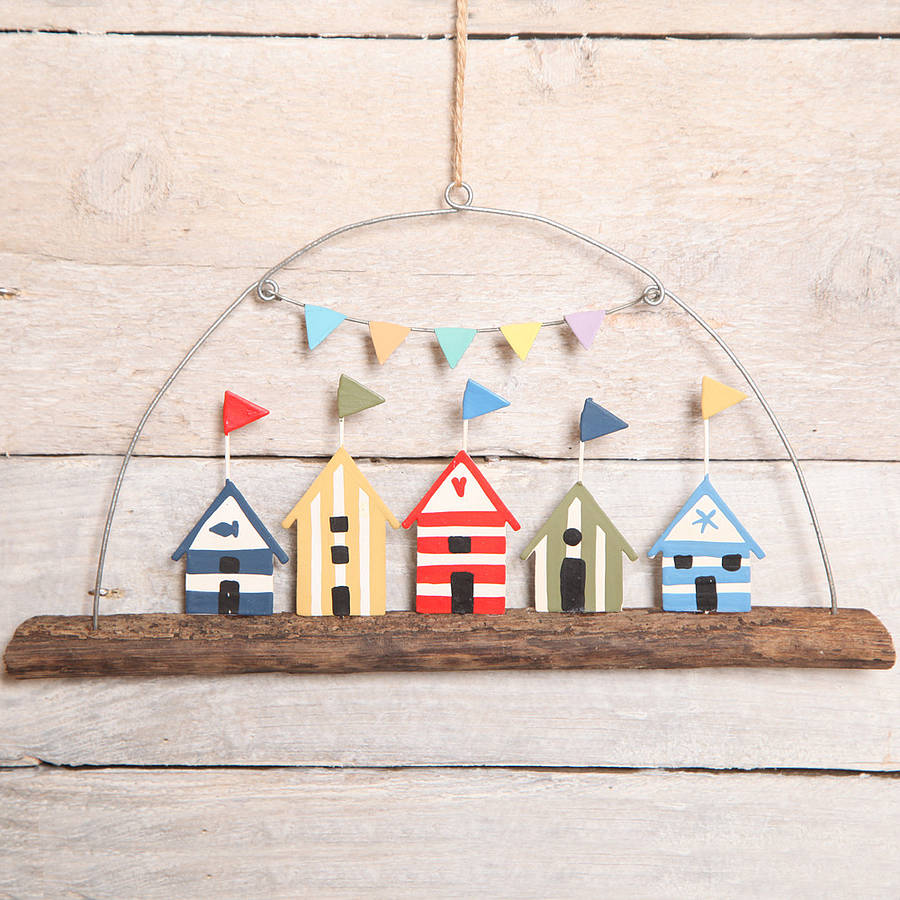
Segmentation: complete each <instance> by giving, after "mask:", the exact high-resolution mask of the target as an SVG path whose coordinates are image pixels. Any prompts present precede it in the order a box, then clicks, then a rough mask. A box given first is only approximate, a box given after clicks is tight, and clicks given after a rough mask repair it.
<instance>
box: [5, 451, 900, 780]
mask: <svg viewBox="0 0 900 900" xmlns="http://www.w3.org/2000/svg"><path fill="white" fill-rule="evenodd" d="M321 465H322V462H321V461H320V462H297V461H293V460H283V459H282V460H256V459H252V460H251V459H236V460H235V461H234V477H235V478H236V479H237V483H238V484H239V485H240V486H241V489H242V490H243V491H244V492H245V494H246V496H247V497H248V498H249V499H250V500H251V502H253V504H254V506H255V507H256V509H257V510H258V512H259V513H260V515H261V516H262V518H263V520H264V521H266V522H268V523H277V522H278V521H279V520H280V518H281V517H282V516H283V515H284V512H285V510H287V509H289V508H290V507H291V506H292V505H293V503H294V502H295V501H296V499H297V497H298V496H300V494H301V493H302V492H303V491H304V490H305V489H306V488H307V487H308V485H309V484H310V483H311V482H312V479H313V478H314V476H315V474H316V472H318V471H319V469H320V468H321ZM361 465H362V469H363V472H364V474H365V475H366V477H368V478H370V479H371V480H372V482H373V484H375V485H376V487H377V489H378V491H379V493H380V494H381V495H382V496H383V497H384V498H385V500H386V501H387V502H388V504H389V505H390V506H391V508H392V509H393V510H394V511H395V512H403V511H404V510H408V509H410V508H411V507H412V505H413V504H414V503H415V501H416V500H417V499H418V497H419V496H420V495H421V493H422V492H423V491H424V490H425V489H426V488H427V486H428V485H429V484H430V483H431V481H432V480H433V479H434V477H435V476H436V475H437V474H438V472H439V471H440V468H441V463H440V461H437V460H433V461H419V462H412V461H400V462H384V463H373V462H363V463H362V464H361ZM115 468H116V460H114V459H107V458H100V459H81V458H73V459H44V460H38V459H30V460H22V459H9V460H2V459H0V478H2V479H3V483H4V485H5V486H7V485H8V490H6V492H5V494H4V504H3V505H2V508H0V515H2V516H3V518H2V521H0V542H2V543H0V555H2V558H3V559H4V560H9V561H10V562H9V563H8V564H7V565H5V566H4V568H3V573H4V575H3V577H4V581H5V588H4V596H6V597H8V598H10V599H9V601H8V602H6V603H4V604H2V605H0V645H2V646H3V647H5V646H6V644H7V642H8V641H9V638H10V637H11V636H12V634H13V631H14V630H15V628H16V626H18V625H19V624H20V623H21V622H22V621H23V620H24V619H26V618H28V617H29V616H34V615H42V614H48V613H58V614H68V615H85V614H87V613H88V612H89V611H90V604H91V598H90V596H89V595H88V590H89V589H90V587H91V586H92V581H93V568H94V565H95V562H96V550H97V544H98V541H99V537H100V530H101V527H102V516H103V512H104V507H105V503H106V499H107V493H108V490H109V488H110V487H111V484H112V479H113V477H114V474H115ZM484 468H485V472H486V474H487V475H488V477H489V478H490V480H491V482H492V483H493V484H494V485H495V486H496V487H497V489H498V491H499V492H500V494H501V495H502V496H503V497H504V499H505V500H506V501H507V502H508V503H509V505H510V508H511V509H512V510H513V511H514V512H515V513H516V514H517V516H520V518H521V519H522V523H523V528H522V530H521V531H520V532H517V533H515V534H511V535H510V549H509V563H510V564H509V574H510V590H509V597H510V603H511V604H512V605H515V606H517V607H522V606H527V605H530V604H531V603H532V597H531V582H532V568H531V564H530V563H524V562H519V561H517V560H516V557H517V555H518V553H519V552H520V551H521V549H522V547H524V545H525V544H526V543H527V541H528V540H529V538H530V534H531V532H532V531H533V530H534V529H535V528H536V527H537V526H538V524H539V523H540V522H541V521H542V520H543V519H544V517H545V516H546V514H547V513H548V512H549V511H550V510H551V509H552V507H553V505H554V504H555V502H556V501H557V500H558V498H559V497H560V496H561V495H562V493H563V492H564V490H565V489H566V488H568V487H570V486H571V482H572V478H573V477H574V474H575V465H574V463H572V462H567V463H563V462H547V463H537V462H535V461H530V460H500V461H493V462H488V463H485V465H484ZM699 469H700V467H698V465H697V464H696V463H694V464H690V463H683V462H669V463H665V462H653V463H640V462H630V463H626V462H595V463H589V464H588V466H587V469H586V483H587V485H588V487H589V488H590V489H591V490H592V492H593V493H595V495H596V496H597V497H598V499H599V500H600V502H601V503H602V504H603V506H604V508H605V509H606V511H607V512H608V513H609V514H610V516H611V517H612V518H613V519H614V520H615V521H616V522H617V524H618V525H619V526H620V527H621V529H622V532H623V534H625V535H626V536H627V537H628V539H629V540H630V541H631V542H632V543H633V544H634V546H635V548H636V549H638V550H639V552H640V553H641V556H640V558H639V561H638V562H637V563H635V564H634V565H629V566H628V567H627V568H626V571H625V577H626V582H625V597H626V604H627V605H629V606H644V607H648V606H651V605H652V604H653V603H654V599H655V597H656V596H657V593H658V587H657V586H656V580H657V576H656V571H657V566H658V562H654V561H651V560H647V559H646V558H645V556H644V555H643V554H644V553H646V549H647V548H648V547H649V546H650V544H651V543H652V541H653V540H654V539H655V538H656V537H657V536H658V533H659V530H660V529H661V528H662V527H663V526H664V525H665V524H666V523H667V522H668V520H669V518H670V517H671V515H673V514H674V512H675V511H677V509H678V508H679V506H680V504H681V503H682V502H683V499H684V497H685V496H686V495H687V493H688V492H689V491H690V490H691V489H692V488H693V487H694V485H695V483H696V481H697V480H698V479H699V477H700V471H699ZM807 470H808V471H807V474H808V477H809V481H810V486H811V489H812V490H813V492H814V495H815V496H816V498H817V500H818V504H819V513H820V516H821V518H822V524H823V527H824V528H825V532H826V534H827V536H828V539H829V544H830V548H831V552H832V561H833V564H834V568H835V576H836V578H837V583H838V588H839V593H840V596H841V597H842V598H845V602H846V603H847V604H848V605H850V604H853V598H855V597H862V596H865V597H866V604H867V605H868V606H869V607H870V608H871V609H872V610H873V611H874V612H875V613H876V614H877V615H878V616H879V617H880V618H881V619H882V621H883V622H884V623H885V625H886V626H887V628H888V630H889V631H890V632H891V633H892V634H894V635H897V634H900V593H898V591H897V584H896V573H895V567H894V565H893V562H892V560H891V558H890V557H889V556H888V557H886V556H885V552H884V547H890V546H897V545H900V531H898V529H900V522H898V520H897V516H896V514H895V510H896V509H897V508H898V506H900V467H898V466H896V465H894V464H886V463H877V464H876V463H822V462H819V463H809V464H808V465H807ZM535 472H537V473H538V474H537V475H535V474H534V473H535ZM714 476H715V477H716V482H717V484H718V486H719V488H720V490H721V491H722V493H723V496H725V497H726V498H727V500H728V502H729V504H730V505H731V506H732V508H733V509H735V510H736V511H737V512H738V513H739V514H740V515H741V517H742V519H743V520H744V521H745V522H746V524H747V525H748V526H749V527H750V528H751V530H752V532H753V535H754V537H755V538H756V539H757V540H758V541H759V542H760V543H761V545H762V546H763V548H764V549H765V550H766V551H767V553H768V555H767V558H766V559H765V560H762V561H760V562H759V563H758V564H755V566H754V572H753V579H754V595H755V596H756V598H757V602H758V603H767V602H768V603H771V602H774V601H775V599H776V598H778V600H779V602H780V600H781V598H784V601H785V602H791V603H794V604H796V605H802V606H815V605H819V606H824V605H825V604H826V603H827V591H826V588H825V583H824V578H823V576H822V572H821V565H820V563H819V562H818V559H817V557H816V547H815V540H814V538H813V535H812V532H811V530H810V528H809V525H808V522H806V520H805V516H804V514H803V507H802V501H801V500H800V499H799V496H798V490H797V488H796V485H795V484H794V482H793V480H792V476H791V474H790V469H789V467H788V466H787V465H786V464H782V463H754V464H747V463H720V464H718V465H717V466H715V468H714ZM221 477H222V464H221V460H191V459H184V460H161V459H138V460H136V461H135V466H134V470H133V471H132V473H131V475H130V476H129V479H128V480H127V481H126V483H125V488H124V490H123V494H122V499H121V508H120V510H121V511H120V518H119V519H118V520H117V524H116V527H115V530H114V534H113V539H112V543H111V546H110V557H109V568H108V577H107V581H106V584H107V587H109V588H110V589H111V591H112V594H111V596H109V597H107V598H105V599H104V607H103V608H104V609H105V610H108V611H109V612H119V613H125V612H143V611H156V612H178V611H179V610H180V609H181V608H182V606H181V604H182V602H183V600H182V598H183V585H184V580H183V575H182V571H183V569H182V567H181V566H180V565H179V564H176V563H173V562H171V560H170V559H169V558H168V557H169V554H170V553H171V550H172V549H173V548H174V546H175V545H176V544H177V543H178V542H179V541H180V540H181V538H182V537H183V532H186V531H187V529H188V528H189V527H190V525H191V524H192V523H193V521H194V518H195V516H196V515H197V514H199V512H201V511H202V510H203V509H204V508H205V507H206V505H207V503H208V501H209V498H210V497H211V496H213V495H214V493H215V491H216V490H217V489H218V487H219V485H220V483H221ZM532 481H534V482H535V483H540V484H541V486H542V490H541V493H540V495H539V496H534V492H533V491H532V489H531V486H530V485H531V483H532ZM276 530H277V528H276ZM285 534H286V535H287V533H286V532H285ZM871 535H879V536H880V537H879V540H878V541H873V540H872V539H871ZM292 541H293V538H292V537H291V536H289V535H287V539H286V542H285V548H286V549H287V550H288V552H289V553H291V554H293V544H292ZM414 566H415V553H414V541H413V537H412V535H410V534H409V533H408V532H391V534H390V535H389V542H388V581H389V583H390V584H391V585H392V588H393V592H392V594H391V596H390V597H389V603H390V605H391V607H392V608H393V609H409V608H410V607H411V603H412V596H413V593H414V590H413V583H414V577H413V573H414ZM275 584H276V591H277V593H276V599H275V603H276V610H279V611H286V610H290V609H291V608H292V597H293V590H294V581H293V564H292V563H291V564H289V565H288V566H286V567H284V568H280V569H279V572H278V573H277V574H276V580H275ZM148 598H153V602H152V604H151V605H149V608H148ZM897 671H898V670H897V669H896V667H895V668H894V669H893V670H891V671H890V672H859V671H857V672H854V671H829V672H822V671H818V672H817V671H799V670H798V671H766V670H756V671H754V672H746V671H742V670H728V669H722V670H715V669H707V670H697V671H675V670H672V671H645V672H628V671H609V672H602V671H596V672H583V671H582V672H520V673H516V672H471V673H452V672H445V673H419V674H412V673H410V674H403V673H396V674H387V673H381V674H373V675H348V676H327V675H326V676H280V675H277V674H261V675H247V676H242V677H240V678H232V679H216V678H205V677H201V676H196V677H190V678H182V679H163V680H154V679H143V678H131V679H125V678H106V679H101V680H96V679H80V680H63V681H40V680H34V681H13V680H12V679H9V678H5V679H4V680H3V681H2V685H3V690H2V702H3V706H4V709H3V714H2V716H0V718H2V721H3V727H2V730H0V757H2V758H6V759H8V760H12V761H27V760H28V759H43V760H47V761H51V762H54V763H61V764H71V765H77V764H101V765H102V764H127V765H141V764H153V765H157V764H158V765H202V764H215V765H235V764H248V765H272V764H291V765H293V764H296V765H305V764H316V763H319V764H325V765H335V764H338V765H459V764H462V765H551V766H558V765H567V766H568V765H578V766H710V767H727V768H731V767H740V768H754V767H760V766H765V767H773V766H789V767H798V766H799V767H815V768H861V769H896V768H897V767H898V760H900V757H898V752H897V747H896V738H895V734H896V722H897V721H898V719H900V705H898V704H900V690H898V689H897V687H896V685H897ZM475 697H477V698H478V699H477V703H476V702H473V698H475ZM236 721H240V723H241V724H240V727H236V726H235V722H236Z"/></svg>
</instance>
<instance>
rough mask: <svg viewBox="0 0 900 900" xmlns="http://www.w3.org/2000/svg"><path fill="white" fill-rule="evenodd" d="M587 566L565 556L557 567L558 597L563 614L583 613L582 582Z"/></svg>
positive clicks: (583, 562)
mask: <svg viewBox="0 0 900 900" xmlns="http://www.w3.org/2000/svg"><path fill="white" fill-rule="evenodd" d="M586 576H587V564H586V563H585V561H584V560H583V559H577V558H575V557H571V556H567V557H566V558H565V559H564V560H563V561H562V565H561V566H560V567H559V596H560V598H561V599H562V610H563V612H584V580H585V578H586Z"/></svg>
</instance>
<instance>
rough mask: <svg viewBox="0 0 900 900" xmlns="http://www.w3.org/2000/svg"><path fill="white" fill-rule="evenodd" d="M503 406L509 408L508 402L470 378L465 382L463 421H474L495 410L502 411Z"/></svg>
mask: <svg viewBox="0 0 900 900" xmlns="http://www.w3.org/2000/svg"><path fill="white" fill-rule="evenodd" d="M504 406H509V400H504V399H503V398H502V397H500V396H498V395H497V394H495V393H494V392H493V391H489V390H488V389H487V388H486V387H485V386H484V385H482V384H479V383H478V382H477V381H472V379H471V378H470V379H469V380H468V381H467V382H466V390H465V392H464V393H463V418H464V419H474V418H476V417H477V416H483V415H484V414H485V413H489V412H493V411H494V410H495V409H503V407H504Z"/></svg>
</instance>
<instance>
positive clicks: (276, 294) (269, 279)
mask: <svg viewBox="0 0 900 900" xmlns="http://www.w3.org/2000/svg"><path fill="white" fill-rule="evenodd" d="M454 190H461V191H462V192H463V194H464V198H463V199H462V200H461V201H460V200H458V199H455V198H454V196H453V192H454ZM444 201H445V202H446V204H447V206H445V207H438V208H436V209H425V210H414V211H411V212H401V213H390V214H387V215H383V216H374V217H373V218H370V219H362V220H360V221H358V222H351V223H350V224H348V225H342V226H340V227H339V228H334V229H332V230H331V231H329V232H326V233H325V234H323V235H321V236H320V237H317V238H316V239H315V240H312V241H310V242H309V243H308V244H304V245H303V246H302V247H300V248H299V249H297V250H295V251H294V252H293V253H291V254H289V255H288V256H286V257H285V258H284V259H282V260H281V262H279V263H277V264H276V265H274V266H272V268H270V269H269V270H268V271H267V272H266V273H265V274H264V275H263V276H262V277H261V278H259V279H258V280H257V281H254V282H253V283H252V284H250V285H249V286H248V287H246V288H245V289H244V290H243V291H242V292H241V293H240V294H239V295H238V297H237V298H236V299H235V300H233V301H232V302H231V303H230V304H229V305H228V306H227V307H226V308H225V309H224V310H223V311H222V313H221V314H220V315H219V316H218V317H217V318H216V319H215V320H214V321H213V322H212V324H210V325H209V327H208V328H207V329H206V331H204V332H203V334H201V335H200V337H199V338H198V339H197V341H196V342H195V343H194V344H193V345H192V346H191V348H190V349H189V350H188V351H187V353H186V354H185V355H184V357H183V358H182V359H181V361H180V362H179V363H178V365H177V366H175V368H174V369H173V370H172V371H171V373H170V374H169V376H168V378H166V380H165V381H164V382H163V384H162V386H161V387H160V388H159V390H157V392H156V394H155V395H154V397H153V399H152V400H151V401H150V403H149V404H148V406H147V408H146V410H145V411H144V414H143V415H142V416H141V418H140V420H139V421H138V424H137V427H136V428H135V430H134V433H133V435H132V437H131V441H130V443H129V445H128V449H127V450H126V451H125V455H124V456H123V457H122V464H121V466H120V467H119V472H118V475H117V476H116V481H115V485H114V486H113V491H112V495H111V496H110V500H109V506H108V508H107V512H106V523H105V525H104V528H103V537H102V539H101V542H100V552H99V555H98V558H97V575H96V578H95V581H94V590H93V595H94V602H93V619H92V628H93V630H95V631H96V630H97V628H98V627H99V618H100V598H101V596H102V595H103V593H104V590H103V587H102V585H103V570H104V568H105V565H106V555H107V550H108V548H109V537H110V534H111V532H112V525H113V521H114V520H115V515H116V507H117V505H118V502H119V493H120V492H121V489H122V483H123V481H124V480H125V473H126V472H127V470H128V464H129V463H130V462H131V459H132V457H133V456H134V450H135V447H136V446H137V442H138V440H139V439H140V437H141V433H142V432H143V430H144V427H145V426H146V424H147V422H148V420H149V419H150V416H151V415H152V414H153V411H154V410H155V409H156V407H157V405H158V404H159V402H160V400H162V398H163V396H164V395H165V393H166V391H168V389H169V388H170V387H171V386H172V384H173V383H174V382H175V380H176V379H177V378H178V376H179V375H180V374H181V371H182V369H184V367H185V366H186V365H187V364H188V363H189V362H190V361H191V359H192V358H193V357H194V355H195V354H196V353H197V351H198V350H199V349H200V348H201V347H202V346H203V345H204V344H205V343H206V341H207V340H208V339H209V338H210V337H211V336H212V335H213V333H214V332H215V331H216V330H217V329H218V328H219V326H220V325H222V323H223V322H225V320H226V319H228V317H229V316H230V315H231V314H232V313H233V312H234V311H235V310H236V309H237V308H238V307H239V306H240V305H241V303H243V302H244V300H245V299H246V298H247V297H248V295H250V294H251V293H253V292H254V291H255V292H256V294H257V296H258V297H259V298H260V299H261V300H265V301H274V300H284V301H287V302H289V303H292V304H294V305H298V306H305V304H304V303H302V302H300V301H297V300H291V298H289V297H286V296H284V295H282V294H281V293H280V289H279V286H278V282H277V281H275V278H274V276H275V275H277V274H278V272H280V271H282V270H283V269H285V268H286V267H287V266H289V265H290V264H291V263H293V262H295V261H296V260H298V259H300V258H301V257H302V256H305V255H306V254H307V253H309V252H310V251H311V250H314V249H315V248H316V247H319V246H321V245H322V244H324V243H326V242H327V241H330V240H331V239H332V238H336V237H338V236H339V235H342V234H346V233H348V232H350V231H356V230H358V229H361V228H367V227H368V226H370V225H381V224H384V223H387V222H398V221H403V220H406V219H421V218H426V217H432V216H444V215H459V214H470V213H475V214H481V215H489V216H503V217H506V218H511V219H523V220H526V221H529V222H537V223H539V224H542V225H546V226H548V227H551V228H554V229H556V230H558V231H561V232H563V233H565V234H567V235H570V236H571V237H574V238H577V239H579V240H581V241H584V242H585V243H586V244H589V245H591V246H593V247H596V248H597V249H598V250H600V251H601V252H603V253H606V254H608V255H610V256H612V257H613V258H615V259H617V260H619V261H620V262H622V263H624V264H625V265H627V266H630V267H631V268H632V269H634V270H635V271H637V272H639V273H640V274H642V275H644V276H645V277H646V278H648V279H649V280H650V282H651V284H650V285H648V286H647V287H646V288H645V289H644V291H643V293H642V294H641V296H640V297H639V298H638V299H637V300H632V301H630V302H628V303H625V304H622V305H620V306H617V307H615V308H614V309H612V310H607V312H618V311H619V310H621V309H625V308H627V307H629V306H634V305H636V304H639V303H645V304H647V305H649V306H654V307H655V306H659V305H661V304H662V303H663V301H664V300H665V299H666V298H667V297H668V298H669V299H670V300H671V301H672V302H673V303H674V304H675V305H676V306H678V307H679V308H680V309H682V310H683V311H684V312H685V313H687V315H688V316H690V317H691V318H692V319H693V320H694V321H695V322H696V323H697V324H698V325H699V326H700V327H701V328H702V329H703V330H704V331H705V332H706V333H707V334H708V335H709V336H710V337H711V338H712V339H713V340H714V341H715V342H716V343H717V344H718V345H719V347H721V349H722V350H723V351H724V353H725V355H726V356H727V357H728V358H729V359H730V360H731V362H732V363H733V364H734V366H735V368H736V369H737V370H738V371H739V372H740V373H741V375H742V376H743V378H744V380H745V381H746V382H747V385H748V386H749V387H750V389H751V390H752V391H753V394H754V396H755V397H756V399H757V400H758V401H759V404H760V406H762V408H763V410H764V411H765V413H766V415H767V416H768V417H769V420H770V422H771V423H772V426H773V428H774V429H775V431H776V433H777V434H778V437H779V438H780V439H781V443H782V444H783V445H784V449H785V451H786V452H787V455H788V459H789V460H790V462H791V465H792V466H793V468H794V472H795V474H796V476H797V481H798V483H799V484H800V489H801V491H802V493H803V499H804V501H805V502H806V507H807V509H808V511H809V515H810V519H811V522H812V526H813V530H814V531H815V534H816V541H817V542H818V545H819V554H820V556H821V557H822V565H823V567H824V569H825V578H826V581H827V582H828V593H829V596H830V599H831V612H832V613H833V614H834V613H837V609H838V605H837V589H836V587H835V583H834V575H833V573H832V569H831V562H830V560H829V557H828V549H827V547H826V546H825V537H824V535H823V534H822V529H821V526H820V524H819V518H818V515H817V514H816V509H815V504H814V503H813V499H812V495H811V493H810V491H809V486H808V485H807V483H806V477H805V476H804V474H803V469H802V467H801V465H800V461H799V459H798V458H797V454H796V453H795V452H794V448H793V446H792V445H791V442H790V439H789V438H788V436H787V434H786V432H785V430H784V428H783V427H782V425H781V422H780V421H779V420H778V417H777V416H776V415H775V412H774V410H773V409H772V407H771V406H770V405H769V403H768V401H767V400H766V398H765V396H764V395H763V393H762V391H761V390H760V388H759V386H758V385H757V383H756V381H754V379H753V377H752V376H751V375H750V372H749V371H748V370H747V368H746V367H745V366H744V364H743V363H742V362H741V361H740V359H739V358H738V356H737V354H736V353H735V352H734V350H732V349H731V347H730V346H729V345H728V343H727V342H726V341H725V339H724V338H723V337H722V336H721V335H720V334H719V333H718V332H717V331H716V330H715V329H714V328H713V327H712V325H710V324H709V323H708V322H707V321H706V320H705V319H704V318H703V317H702V316H701V315H700V314H699V313H698V312H697V311H696V310H695V309H694V308H693V307H691V306H690V305H689V304H688V303H686V302H685V301H684V300H682V299H681V298H680V297H678V296H677V295H676V294H674V293H673V292H672V291H670V290H669V289H668V288H666V287H665V285H664V284H663V282H662V281H661V280H660V278H659V277H658V276H657V275H656V274H655V273H654V272H653V271H652V270H650V269H648V268H647V267H645V266H643V265H641V264H640V263H639V262H637V261H636V260H634V259H632V258H631V257H629V256H627V255H626V254H624V253H621V252H620V251H618V250H615V249H614V248H612V247H610V246H608V245H607V244H604V243H603V242H602V241H599V240H597V239H596V238H593V237H591V236H590V235H587V234H584V233H583V232H580V231H577V230H576V229H574V228H570V227H569V226H568V225H564V224H562V223H561V222H557V221H556V220H554V219H550V218H547V217H546V216H541V215H538V214H537V213H530V212H523V211H520V210H513V209H501V208H497V207H490V206H475V205H474V192H473V190H472V188H471V186H470V185H468V184H467V183H466V182H462V183H461V184H459V185H455V184H453V183H451V184H449V185H447V187H446V189H445V190H444ZM346 318H347V319H348V320H349V321H354V322H360V323H363V324H367V321H366V320H365V319H358V318H354V317H352V316H347V317H346ZM544 324H553V325H559V324H562V322H551V323H544ZM411 330H413V331H426V332H428V331H434V329H433V328H413V329H411ZM478 330H479V331H493V330H495V329H493V328H486V329H478Z"/></svg>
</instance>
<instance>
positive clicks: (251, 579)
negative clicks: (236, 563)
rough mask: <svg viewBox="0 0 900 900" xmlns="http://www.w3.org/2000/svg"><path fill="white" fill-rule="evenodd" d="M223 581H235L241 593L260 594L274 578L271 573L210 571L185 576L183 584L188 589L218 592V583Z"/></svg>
mask: <svg viewBox="0 0 900 900" xmlns="http://www.w3.org/2000/svg"><path fill="white" fill-rule="evenodd" d="M223 581H236V582H237V583H238V585H239V587H240V590H241V593H243V594H260V593H267V592H268V591H271V590H272V585H273V583H274V579H273V577H272V576H271V575H249V574H248V575H241V574H239V573H237V574H234V575H231V574H229V573H224V572H222V573H220V572H212V573H206V574H200V573H196V574H191V575H186V576H185V581H184V585H185V588H186V589H187V590H189V591H207V592H210V591H211V592H213V593H216V594H218V593H219V585H220V584H221V583H222V582H223Z"/></svg>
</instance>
